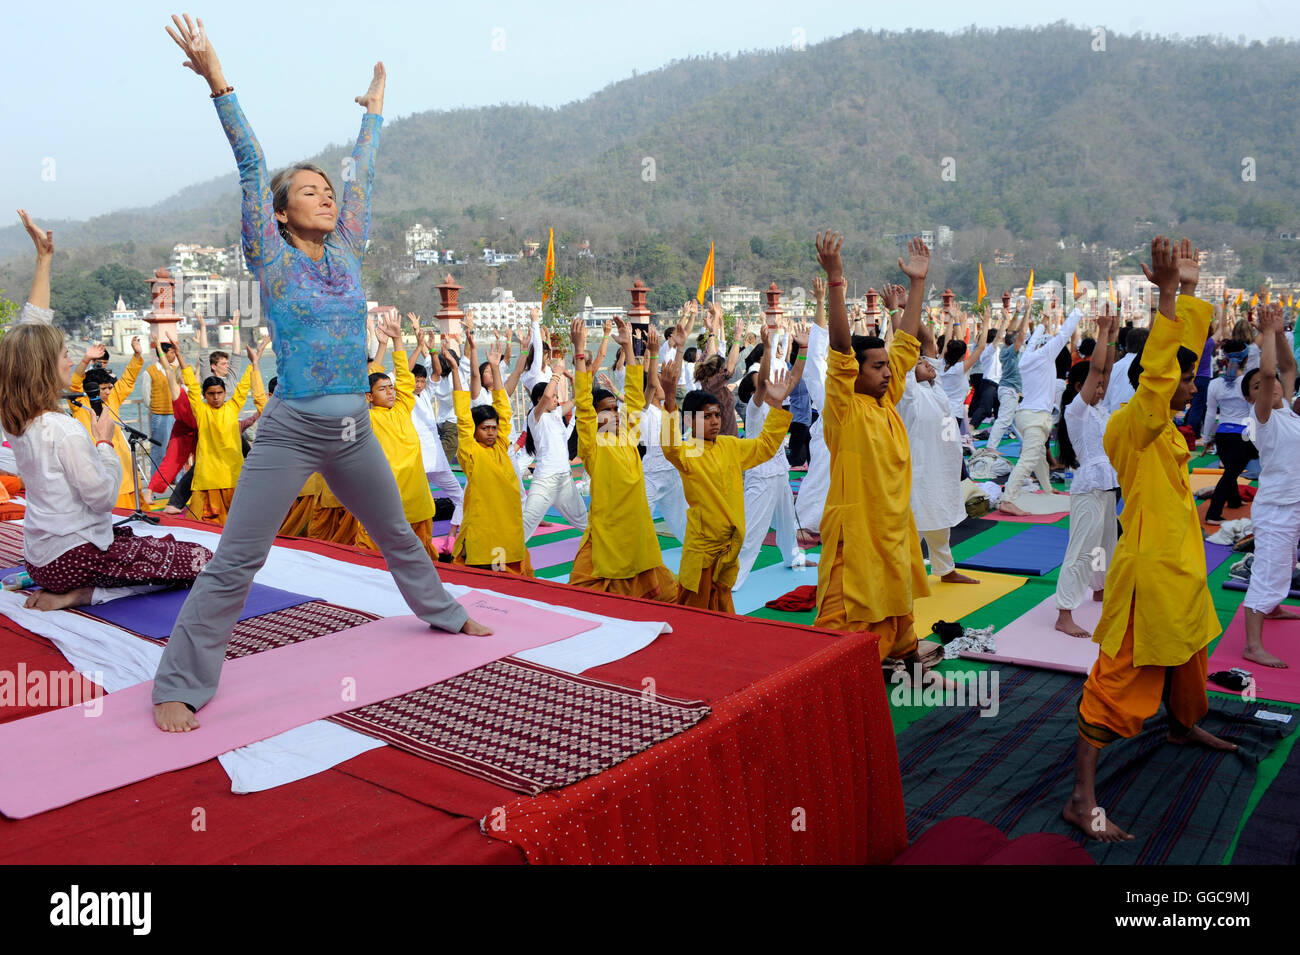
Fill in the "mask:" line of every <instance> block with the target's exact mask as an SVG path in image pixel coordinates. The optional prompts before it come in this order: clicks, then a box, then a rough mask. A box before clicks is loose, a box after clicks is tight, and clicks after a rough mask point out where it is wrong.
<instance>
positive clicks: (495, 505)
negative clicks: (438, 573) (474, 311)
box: [442, 331, 533, 577]
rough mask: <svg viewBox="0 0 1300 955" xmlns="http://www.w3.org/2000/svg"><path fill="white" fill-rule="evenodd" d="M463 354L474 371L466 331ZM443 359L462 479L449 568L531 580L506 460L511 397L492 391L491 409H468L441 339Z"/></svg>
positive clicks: (457, 373)
mask: <svg viewBox="0 0 1300 955" xmlns="http://www.w3.org/2000/svg"><path fill="white" fill-rule="evenodd" d="M465 354H466V355H467V357H468V358H469V364H470V367H471V368H477V367H478V352H477V350H476V349H475V347H474V338H473V335H472V333H470V332H469V331H466V333H465ZM442 357H444V358H446V359H447V361H448V362H449V363H450V364H451V376H452V378H451V380H452V387H453V389H454V390H453V391H452V396H451V397H452V401H453V402H454V403H455V407H456V431H457V435H458V438H459V444H458V448H459V452H458V456H459V458H460V467H461V470H462V471H464V472H465V480H466V483H465V516H464V519H463V520H462V522H461V525H460V533H459V534H457V535H456V544H455V546H454V547H453V548H452V563H455V564H468V565H469V566H470V567H480V568H482V569H484V570H505V571H509V572H510V573H512V574H519V575H520V576H521V577H531V576H533V565H532V562H531V561H529V559H528V548H527V547H526V546H525V545H524V508H523V504H522V502H521V501H520V500H519V478H518V477H517V476H516V474H515V466H514V464H513V463H511V460H510V437H509V431H510V428H509V422H510V396H509V395H508V394H506V392H504V391H502V390H497V391H494V392H492V404H490V405H479V406H478V407H477V408H471V407H470V397H469V392H468V391H467V390H465V385H464V383H463V382H462V381H461V380H460V363H459V362H458V361H456V359H455V356H453V355H452V354H451V351H450V346H449V344H448V343H447V342H446V341H445V340H444V341H443V345H442Z"/></svg>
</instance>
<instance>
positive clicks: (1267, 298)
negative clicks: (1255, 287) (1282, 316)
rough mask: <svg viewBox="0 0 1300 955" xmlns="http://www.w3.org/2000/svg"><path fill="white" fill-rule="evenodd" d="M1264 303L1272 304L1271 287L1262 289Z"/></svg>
mask: <svg viewBox="0 0 1300 955" xmlns="http://www.w3.org/2000/svg"><path fill="white" fill-rule="evenodd" d="M1264 304H1265V305H1272V304H1273V290H1272V289H1271V288H1268V289H1264Z"/></svg>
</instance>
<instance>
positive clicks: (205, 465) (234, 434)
mask: <svg viewBox="0 0 1300 955" xmlns="http://www.w3.org/2000/svg"><path fill="white" fill-rule="evenodd" d="M176 354H177V355H178V356H179V358H180V364H181V378H182V379H184V381H185V388H186V391H188V392H189V396H190V407H191V409H192V410H193V411H194V420H195V421H196V422H198V426H199V441H198V445H197V446H196V447H195V449H194V483H193V489H194V496H195V497H197V498H198V505H199V506H198V511H199V514H198V517H199V520H202V521H210V522H212V523H213V524H225V523H226V515H227V514H228V513H229V512H230V502H231V501H232V500H233V499H234V497H235V485H236V484H237V483H238V482H239V472H240V471H242V470H243V467H244V450H243V442H242V441H241V438H242V436H243V428H242V427H241V426H240V422H239V410H240V409H241V408H242V407H243V406H244V399H245V398H247V397H248V391H249V389H250V388H252V391H253V404H254V405H255V406H256V407H257V410H258V411H259V412H260V411H261V410H262V409H263V408H264V407H265V406H266V392H265V391H264V390H263V388H262V373H261V372H260V371H258V368H257V352H256V350H255V349H254V348H253V346H252V345H249V346H248V367H247V368H245V369H244V375H243V377H242V378H240V380H239V385H238V387H236V388H235V393H234V394H233V395H232V396H231V397H230V399H229V400H227V399H226V385H225V382H223V381H222V380H221V379H220V378H217V377H216V376H209V377H208V378H205V379H204V380H203V385H202V387H200V385H199V382H198V379H197V378H195V377H194V370H193V369H192V368H190V366H189V365H187V364H186V363H185V357H184V356H183V355H181V354H180V349H177V350H176ZM190 509H191V511H193V510H194V505H193V503H191V505H190Z"/></svg>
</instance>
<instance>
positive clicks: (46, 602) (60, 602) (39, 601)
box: [23, 587, 95, 610]
mask: <svg viewBox="0 0 1300 955" xmlns="http://www.w3.org/2000/svg"><path fill="white" fill-rule="evenodd" d="M94 595H95V588H94V587H82V588H80V589H79V590H69V591H68V592H67V593H66V594H52V593H50V592H49V591H48V590H38V591H36V593H34V594H32V595H30V596H29V597H28V598H27V601H26V602H25V603H24V604H23V606H24V607H26V608H27V609H28V610H66V609H67V608H69V607H83V606H85V605H86V604H88V603H90V600H91V598H92V597H93V596H94Z"/></svg>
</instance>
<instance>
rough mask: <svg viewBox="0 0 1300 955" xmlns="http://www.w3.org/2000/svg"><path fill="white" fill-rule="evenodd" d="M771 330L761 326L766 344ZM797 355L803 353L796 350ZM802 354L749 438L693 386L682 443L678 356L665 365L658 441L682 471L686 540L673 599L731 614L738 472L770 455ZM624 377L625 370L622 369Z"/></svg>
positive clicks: (781, 431) (740, 539)
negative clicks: (728, 429) (730, 430)
mask: <svg viewBox="0 0 1300 955" xmlns="http://www.w3.org/2000/svg"><path fill="white" fill-rule="evenodd" d="M768 338H770V330H766V331H765V332H764V343H765V347H764V350H765V351H770V350H771V348H772V344H771V342H770V341H768ZM800 357H801V358H802V357H803V356H802V355H801V356H800ZM804 364H805V363H804V362H803V361H796V362H795V366H794V370H793V371H792V372H791V373H790V374H789V375H787V376H786V379H785V381H784V382H781V383H773V384H770V385H769V386H768V389H767V397H766V400H767V403H768V404H769V405H770V406H771V407H772V410H771V411H770V412H769V413H768V416H767V420H766V421H765V422H763V430H762V431H761V432H760V433H759V434H758V435H757V436H756V437H754V438H744V439H742V438H733V437H731V436H730V435H725V434H722V433H721V431H722V406H721V405H719V404H718V399H717V398H715V397H714V396H713V395H712V394H711V393H710V392H707V391H704V390H702V389H700V390H696V391H692V392H690V393H689V394H687V395H686V397H685V398H684V399H683V400H682V410H683V411H684V412H686V415H687V417H688V419H690V420H691V421H692V431H691V433H692V435H693V437H692V438H691V439H690V440H687V441H685V442H683V440H682V435H681V427H680V425H679V424H678V420H677V379H678V376H679V375H680V374H681V367H682V362H681V359H680V358H679V359H676V360H674V361H671V362H669V363H668V364H667V365H666V366H664V370H663V373H662V374H661V375H660V384H661V386H662V387H663V390H664V420H663V431H662V444H663V452H664V457H665V458H667V459H668V463H670V464H671V465H672V466H673V467H675V468H676V469H677V470H678V471H680V472H681V475H682V487H683V488H684V490H685V491H686V503H687V504H688V505H689V509H688V510H687V512H686V540H685V541H683V542H682V563H681V570H680V571H679V572H678V574H677V586H678V592H677V602H678V603H679V604H685V605H686V606H688V607H700V608H703V609H705V610H720V611H722V612H723V613H735V612H736V608H735V605H734V604H733V603H732V602H731V588H732V586H733V585H734V584H735V583H736V574H737V573H738V572H739V570H740V563H739V562H740V548H741V545H742V544H744V542H745V471H747V470H748V469H749V468H752V467H754V466H756V465H759V464H762V463H763V462H764V461H766V460H768V459H769V458H771V457H772V455H774V454H776V453H777V452H778V451H780V449H781V441H782V440H783V439H784V438H785V434H786V432H787V431H788V430H789V429H790V420H791V416H790V412H788V411H785V410H784V409H782V407H781V405H782V403H783V402H784V401H785V399H786V397H787V396H788V395H789V394H790V391H791V390H792V389H793V388H794V387H795V385H797V384H798V383H799V379H800V378H801V377H802V376H803V366H804ZM628 374H629V376H630V375H631V370H630V369H629V371H628Z"/></svg>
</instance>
